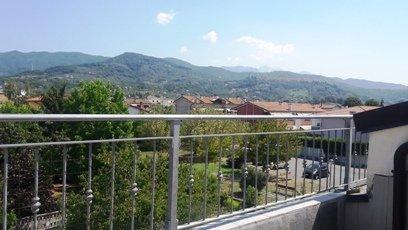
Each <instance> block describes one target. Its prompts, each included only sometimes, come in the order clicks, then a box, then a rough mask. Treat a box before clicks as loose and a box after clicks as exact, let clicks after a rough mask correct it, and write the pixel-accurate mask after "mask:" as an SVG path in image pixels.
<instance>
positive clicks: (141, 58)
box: [1, 53, 408, 103]
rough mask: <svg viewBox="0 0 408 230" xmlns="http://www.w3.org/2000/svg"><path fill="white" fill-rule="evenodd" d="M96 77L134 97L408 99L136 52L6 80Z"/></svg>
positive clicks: (316, 78)
mask: <svg viewBox="0 0 408 230" xmlns="http://www.w3.org/2000/svg"><path fill="white" fill-rule="evenodd" d="M97 78H98V79H105V80H107V81H110V82H113V83H115V84H120V85H122V86H123V88H124V89H125V91H126V92H127V93H128V94H129V95H134V94H138V93H153V94H157V95H165V96H168V97H176V96H178V95H180V94H199V95H212V94H216V95H220V96H241V97H247V98H250V99H267V100H282V101H308V102H320V101H322V100H324V101H339V100H341V99H344V98H345V97H347V96H350V95H356V96H359V97H360V98H362V99H363V100H365V99H368V98H374V99H378V100H380V99H382V98H384V100H385V101H386V102H389V103H391V102H398V101H404V100H407V99H408V90H407V89H406V88H401V89H372V88H363V87H358V86H354V85H352V84H350V83H348V82H347V81H346V80H343V79H339V78H329V77H325V76H320V75H313V74H299V73H293V72H288V71H274V72H269V73H262V72H232V71H228V70H226V69H223V68H219V67H212V66H208V67H204V66H196V65H192V64H190V63H188V62H185V61H182V60H179V59H175V58H155V57H150V56H146V55H142V54H135V53H124V54H122V55H119V56H116V57H113V58H109V59H106V60H104V61H100V62H96V63H87V64H79V65H68V66H56V67H51V68H48V69H45V70H43V71H28V72H23V73H20V74H17V75H15V76H12V77H7V78H4V77H3V78H2V79H1V81H3V82H4V81H6V80H11V79H12V80H15V81H19V82H24V83H26V84H30V85H32V86H34V87H38V88H40V89H41V88H43V87H46V86H47V85H48V84H50V83H52V82H55V81H60V80H66V81H68V82H69V83H70V84H76V83H78V82H79V81H82V80H87V79H97Z"/></svg>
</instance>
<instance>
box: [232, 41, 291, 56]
mask: <svg viewBox="0 0 408 230" xmlns="http://www.w3.org/2000/svg"><path fill="white" fill-rule="evenodd" d="M235 41H236V42H239V43H244V44H247V45H249V46H251V47H254V48H255V50H256V53H255V54H252V55H251V56H252V57H253V58H255V59H256V60H263V59H267V58H271V57H273V56H274V55H275V54H291V53H293V52H294V51H295V45H293V44H274V43H272V42H269V41H265V40H262V39H259V38H255V37H251V36H242V37H240V38H237V39H236V40H235Z"/></svg>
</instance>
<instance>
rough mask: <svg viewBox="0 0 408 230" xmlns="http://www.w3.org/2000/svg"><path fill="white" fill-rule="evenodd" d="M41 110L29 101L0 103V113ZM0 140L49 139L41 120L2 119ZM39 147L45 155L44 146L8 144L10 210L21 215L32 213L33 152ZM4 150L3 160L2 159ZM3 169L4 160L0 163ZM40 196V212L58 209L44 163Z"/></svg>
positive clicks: (11, 141)
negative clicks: (30, 104) (31, 105)
mask: <svg viewBox="0 0 408 230" xmlns="http://www.w3.org/2000/svg"><path fill="white" fill-rule="evenodd" d="M38 112H40V111H38V110H35V109H33V108H30V107H29V106H27V105H20V104H14V103H12V102H6V103H4V104H2V105H1V106H0V113H19V114H26V113H38ZM0 140H1V143H5V144H6V143H32V142H43V141H46V137H45V135H44V133H43V130H42V128H41V126H40V124H38V123H36V122H15V123H14V122H1V123H0ZM36 151H39V154H40V156H41V157H42V156H43V154H44V153H45V151H44V149H42V148H28V147H24V148H9V149H8V154H9V161H8V163H9V164H8V167H9V180H8V194H9V195H8V210H9V212H10V213H11V214H12V215H14V214H15V215H16V216H17V217H18V218H21V217H25V216H29V215H32V212H31V210H30V207H29V204H31V203H32V199H33V197H34V178H33V175H34V164H35V158H34V154H35V152H36ZM3 156H4V155H3V154H1V161H3ZM0 169H1V171H3V163H1V164H0ZM39 191H41V192H40V193H39V197H40V202H41V207H40V213H45V212H49V211H54V210H56V208H57V206H56V203H55V200H54V199H53V197H52V194H53V192H52V180H51V176H50V175H49V174H48V173H47V172H46V170H45V167H44V163H43V162H42V161H40V165H39Z"/></svg>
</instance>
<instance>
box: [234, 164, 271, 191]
mask: <svg viewBox="0 0 408 230" xmlns="http://www.w3.org/2000/svg"><path fill="white" fill-rule="evenodd" d="M256 178H257V179H258V180H255V179H256ZM255 181H256V188H257V189H258V192H260V191H261V190H262V189H264V188H265V186H266V183H267V175H266V173H265V172H263V171H262V170H260V169H258V171H256V170H255V167H248V175H247V177H246V187H247V188H248V186H252V187H253V188H255ZM239 187H240V188H241V191H243V190H244V177H241V180H240V181H239Z"/></svg>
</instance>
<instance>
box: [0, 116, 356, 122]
mask: <svg viewBox="0 0 408 230" xmlns="http://www.w3.org/2000/svg"><path fill="white" fill-rule="evenodd" d="M352 117H353V116H352V115H180V114H138V115H131V114H0V122H5V121H14V122H20V121H132V120H133V121H134V120H168V121H172V120H269V119H270V120H274V119H323V118H328V119H351V118H352Z"/></svg>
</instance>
